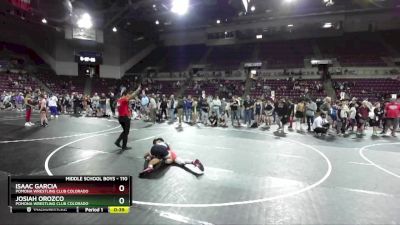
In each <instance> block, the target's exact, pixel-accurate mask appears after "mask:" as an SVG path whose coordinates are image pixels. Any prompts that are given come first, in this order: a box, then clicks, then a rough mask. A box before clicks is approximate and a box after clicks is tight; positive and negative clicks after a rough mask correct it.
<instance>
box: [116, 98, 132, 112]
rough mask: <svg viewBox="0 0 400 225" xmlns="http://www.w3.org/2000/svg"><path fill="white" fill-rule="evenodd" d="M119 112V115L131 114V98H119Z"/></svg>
mask: <svg viewBox="0 0 400 225" xmlns="http://www.w3.org/2000/svg"><path fill="white" fill-rule="evenodd" d="M118 105H119V106H118V114H119V116H127V117H130V116H131V111H130V110H129V100H128V98H126V97H122V98H120V99H118Z"/></svg>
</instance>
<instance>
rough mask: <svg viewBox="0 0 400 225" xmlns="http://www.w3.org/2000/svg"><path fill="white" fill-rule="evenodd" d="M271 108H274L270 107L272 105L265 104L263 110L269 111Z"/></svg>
mask: <svg viewBox="0 0 400 225" xmlns="http://www.w3.org/2000/svg"><path fill="white" fill-rule="evenodd" d="M273 108H274V107H272V105H270V104H266V105H265V108H264V109H265V110H266V111H271V110H272V109H273Z"/></svg>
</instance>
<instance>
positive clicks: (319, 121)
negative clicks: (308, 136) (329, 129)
mask: <svg viewBox="0 0 400 225" xmlns="http://www.w3.org/2000/svg"><path fill="white" fill-rule="evenodd" d="M327 123H328V120H326V118H325V119H323V118H322V117H320V116H318V117H317V118H315V120H314V123H313V125H312V128H313V129H315V128H317V127H322V125H324V124H327Z"/></svg>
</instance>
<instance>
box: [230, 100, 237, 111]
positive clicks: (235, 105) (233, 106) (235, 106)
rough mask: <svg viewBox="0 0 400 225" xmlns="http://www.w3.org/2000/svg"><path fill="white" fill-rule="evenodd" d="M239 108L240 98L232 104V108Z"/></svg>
mask: <svg viewBox="0 0 400 225" xmlns="http://www.w3.org/2000/svg"><path fill="white" fill-rule="evenodd" d="M238 108H239V102H238V100H234V101H233V102H232V104H231V110H237V109H238Z"/></svg>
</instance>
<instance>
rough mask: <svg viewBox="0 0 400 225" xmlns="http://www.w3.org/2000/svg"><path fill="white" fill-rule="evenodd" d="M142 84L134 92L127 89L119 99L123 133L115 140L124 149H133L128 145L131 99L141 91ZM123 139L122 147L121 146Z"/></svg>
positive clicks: (120, 121) (119, 116)
mask: <svg viewBox="0 0 400 225" xmlns="http://www.w3.org/2000/svg"><path fill="white" fill-rule="evenodd" d="M140 88H141V86H140V85H139V87H138V89H137V90H136V91H134V92H131V93H128V92H127V90H125V91H123V92H122V96H121V98H119V99H118V103H117V105H118V121H119V124H121V126H122V129H123V131H122V133H121V135H119V137H118V139H117V140H116V141H115V145H116V146H118V147H119V148H122V150H128V149H131V148H130V147H128V146H126V145H127V143H128V135H129V130H130V127H131V111H130V110H129V100H131V99H133V98H134V97H136V96H137V94H138V93H139V91H140ZM121 141H122V147H121Z"/></svg>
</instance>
